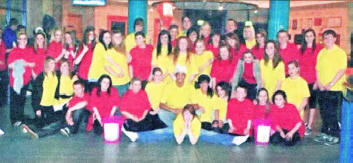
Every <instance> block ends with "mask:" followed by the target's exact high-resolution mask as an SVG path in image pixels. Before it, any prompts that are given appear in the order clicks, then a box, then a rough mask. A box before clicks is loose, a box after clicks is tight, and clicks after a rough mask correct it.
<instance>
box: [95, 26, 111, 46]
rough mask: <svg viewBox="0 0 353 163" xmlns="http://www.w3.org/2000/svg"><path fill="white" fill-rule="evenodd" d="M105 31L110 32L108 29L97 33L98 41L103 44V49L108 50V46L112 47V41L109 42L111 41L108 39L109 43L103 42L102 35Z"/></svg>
mask: <svg viewBox="0 0 353 163" xmlns="http://www.w3.org/2000/svg"><path fill="white" fill-rule="evenodd" d="M106 33H108V34H110V32H109V31H107V30H102V31H101V32H100V33H99V37H98V40H99V42H100V43H101V44H103V46H104V50H108V49H109V48H111V47H112V42H111V41H110V43H109V45H106V44H105V43H104V41H103V37H104V35H105V34H106Z"/></svg>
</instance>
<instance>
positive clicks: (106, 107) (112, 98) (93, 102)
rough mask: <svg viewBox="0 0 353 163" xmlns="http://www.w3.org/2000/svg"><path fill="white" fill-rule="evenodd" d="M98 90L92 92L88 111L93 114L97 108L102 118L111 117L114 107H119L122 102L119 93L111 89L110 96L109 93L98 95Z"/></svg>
mask: <svg viewBox="0 0 353 163" xmlns="http://www.w3.org/2000/svg"><path fill="white" fill-rule="evenodd" d="M97 90H98V89H97V88H94V89H93V90H92V92H91V96H90V100H89V107H88V110H90V111H92V112H93V107H96V108H97V110H98V112H99V115H100V116H101V118H104V117H109V116H110V112H111V110H112V109H113V106H118V104H119V102H120V97H119V92H118V91H117V90H116V89H115V88H114V87H111V88H110V95H109V94H108V92H101V94H100V96H98V95H97Z"/></svg>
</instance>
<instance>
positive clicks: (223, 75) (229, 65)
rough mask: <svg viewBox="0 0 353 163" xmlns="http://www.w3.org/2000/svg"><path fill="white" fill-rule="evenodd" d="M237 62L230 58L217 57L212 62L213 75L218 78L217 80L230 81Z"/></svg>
mask: <svg viewBox="0 0 353 163" xmlns="http://www.w3.org/2000/svg"><path fill="white" fill-rule="evenodd" d="M234 69H235V64H234V62H230V61H229V60H219V59H216V60H215V61H213V63H212V69H211V74H210V75H211V77H213V78H216V82H217V83H218V82H220V81H225V82H230V80H231V79H232V77H233V75H234Z"/></svg>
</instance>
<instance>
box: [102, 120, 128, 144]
mask: <svg viewBox="0 0 353 163" xmlns="http://www.w3.org/2000/svg"><path fill="white" fill-rule="evenodd" d="M102 123H103V131H104V132H103V138H104V142H105V143H118V142H120V138H121V127H122V125H123V123H124V119H123V117H121V116H112V117H106V118H103V120H102Z"/></svg>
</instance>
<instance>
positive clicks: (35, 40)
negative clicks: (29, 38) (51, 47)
mask: <svg viewBox="0 0 353 163" xmlns="http://www.w3.org/2000/svg"><path fill="white" fill-rule="evenodd" d="M39 35H42V36H43V38H44V42H43V44H44V45H43V48H44V51H47V49H48V46H47V36H46V35H45V33H44V32H38V33H36V34H35V36H34V44H33V49H34V53H36V54H37V51H38V45H37V37H38V36H39Z"/></svg>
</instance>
